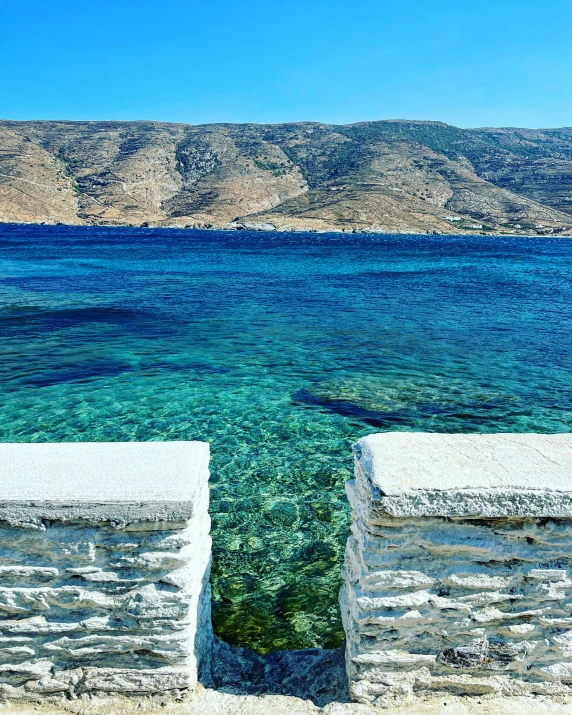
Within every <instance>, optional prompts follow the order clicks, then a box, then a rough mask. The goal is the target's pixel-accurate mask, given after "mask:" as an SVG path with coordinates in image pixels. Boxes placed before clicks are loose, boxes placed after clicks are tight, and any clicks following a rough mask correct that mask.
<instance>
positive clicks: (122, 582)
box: [0, 442, 212, 698]
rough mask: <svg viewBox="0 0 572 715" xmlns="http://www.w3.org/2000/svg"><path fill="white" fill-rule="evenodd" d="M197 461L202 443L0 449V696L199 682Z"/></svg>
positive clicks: (201, 519)
mask: <svg viewBox="0 0 572 715" xmlns="http://www.w3.org/2000/svg"><path fill="white" fill-rule="evenodd" d="M208 464H209V447H208V445H207V444H204V443H199V442H165V443H162V442H146V443H136V442H129V443H62V444H2V445H0V695H2V696H3V697H6V698H14V697H24V698H26V697H38V696H46V695H58V694H59V695H62V694H63V695H67V696H75V695H78V694H81V693H97V692H114V693H123V694H136V693H139V694H147V693H152V692H164V691H174V690H187V689H192V688H193V687H194V686H195V685H196V683H197V680H198V678H199V675H200V673H201V671H202V672H204V673H205V674H206V677H207V679H208V671H209V667H210V666H209V659H210V652H211V646H212V630H211V623H210V587H209V571H210V558H211V540H210V536H209V531H210V519H209V515H208V501H209V494H208V477H209V471H208Z"/></svg>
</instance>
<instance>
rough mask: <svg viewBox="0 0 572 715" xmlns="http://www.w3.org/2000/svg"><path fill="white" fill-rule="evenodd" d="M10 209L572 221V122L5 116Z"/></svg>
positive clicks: (420, 222) (409, 226)
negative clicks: (475, 124)
mask: <svg viewBox="0 0 572 715" xmlns="http://www.w3.org/2000/svg"><path fill="white" fill-rule="evenodd" d="M0 221H2V222H13V221H16V222H19V221H21V222H33V223H37V222H46V223H56V222H61V223H75V224H112V225H137V226H139V225H141V224H149V225H152V226H153V225H158V226H181V227H185V226H187V227H188V226H196V227H218V228H226V227H230V228H242V227H247V228H272V227H275V228H277V229H283V230H287V229H292V230H294V229H308V230H350V231H351V230H356V231H380V232H437V233H482V232H491V231H494V232H506V233H522V234H541V235H542V234H551V235H572V128H566V129H545V130H532V129H458V128H456V127H453V126H450V125H447V124H442V123H440V122H421V121H380V122H363V123H359V124H353V125H339V126H338V125H327V124H318V123H311V122H300V123H294V124H277V125H255V124H210V125H199V126H194V125H184V124H165V123H159V122H65V121H30V122H15V121H0Z"/></svg>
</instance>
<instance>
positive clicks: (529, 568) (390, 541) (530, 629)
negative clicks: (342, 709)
mask: <svg viewBox="0 0 572 715" xmlns="http://www.w3.org/2000/svg"><path fill="white" fill-rule="evenodd" d="M347 492H348V496H349V499H350V502H351V506H352V514H353V523H352V535H351V537H350V538H349V540H348V544H347V550H346V559H345V570H344V582H345V585H344V587H343V588H342V591H341V594H340V603H341V608H342V617H343V621H344V628H345V631H346V637H347V649H346V662H347V669H348V675H349V680H350V690H351V695H352V698H353V699H355V700H358V701H360V702H364V703H367V702H373V703H375V704H379V705H387V704H389V703H392V702H393V703H395V702H402V701H408V700H412V699H413V698H414V697H415V696H416V695H419V694H426V693H430V692H433V693H435V692H443V693H449V694H450V693H456V694H469V695H484V694H489V693H497V694H504V695H524V694H544V695H570V694H572V548H571V547H572V502H571V497H572V439H571V437H570V436H569V435H550V436H548V435H438V434H412V433H386V434H382V435H371V436H369V437H366V438H364V439H362V440H360V442H358V444H357V445H356V469H355V480H354V481H352V482H349V483H348V488H347Z"/></svg>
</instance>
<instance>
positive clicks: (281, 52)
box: [0, 0, 572, 127]
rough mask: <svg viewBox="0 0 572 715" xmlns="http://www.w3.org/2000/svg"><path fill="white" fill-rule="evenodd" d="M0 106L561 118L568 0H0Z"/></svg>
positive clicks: (38, 115) (563, 121)
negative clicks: (204, 0)
mask: <svg viewBox="0 0 572 715" xmlns="http://www.w3.org/2000/svg"><path fill="white" fill-rule="evenodd" d="M0 117H2V118H6V119H157V120H162V121H175V122H189V123H193V124H194V123H204V122H286V121H296V120H314V121H322V122H334V123H347V122H356V121H361V120H366V119H367V120H371V119H392V118H405V119H436V120H441V121H444V122H449V123H451V124H456V125H458V126H464V127H472V126H529V127H551V126H552V127H554V126H572V0H433V1H431V0H393V1H392V2H386V1H385V0H352V1H346V0H309V1H308V2H300V1H298V0H282V1H281V2H275V1H274V0H265V1H262V0H234V1H231V0H210V2H197V1H196V0H186V1H185V0H161V1H159V0H154V1H150V0H136V1H135V0H114V1H112V0H74V1H73V2H70V1H69V0H25V1H24V0H19V1H17V0H0Z"/></svg>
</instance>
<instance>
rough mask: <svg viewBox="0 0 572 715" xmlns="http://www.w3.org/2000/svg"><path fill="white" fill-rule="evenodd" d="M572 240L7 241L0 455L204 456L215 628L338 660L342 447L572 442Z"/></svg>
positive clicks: (49, 233)
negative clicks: (52, 450) (410, 440)
mask: <svg viewBox="0 0 572 715" xmlns="http://www.w3.org/2000/svg"><path fill="white" fill-rule="evenodd" d="M571 278H572V243H571V242H569V241H566V240H557V239H546V238H543V239H522V238H520V239H513V238H490V237H486V238H484V237H483V238H473V237H471V238H467V237H418V236H417V237H406V236H359V235H317V234H293V235H290V234H267V233H255V234H251V233H246V232H239V233H216V232H188V231H176V230H151V229H144V230H140V229H123V228H122V229H109V228H66V227H41V226H38V227H30V226H26V227H23V226H0V334H1V336H2V339H1V341H0V383H1V385H2V388H3V390H2V403H1V405H0V440H1V441H58V440H157V439H166V440H169V439H202V440H207V441H209V442H210V443H211V446H212V456H213V458H212V470H213V476H212V509H211V512H212V517H213V538H214V568H213V587H214V592H215V612H214V620H215V626H216V629H217V632H218V633H219V634H220V635H222V636H223V637H225V638H226V639H227V640H228V641H230V642H233V643H242V644H250V645H251V646H254V647H256V648H258V649H260V650H267V649H270V648H272V649H280V648H302V647H311V646H325V647H334V646H337V645H339V644H340V642H341V637H342V634H341V626H340V623H339V615H338V607H337V590H338V587H339V580H340V576H339V574H340V565H341V561H342V556H343V547H344V542H345V538H346V535H347V529H348V508H347V505H346V501H345V497H344V492H343V485H344V482H345V480H346V479H347V478H349V477H350V476H351V469H352V458H351V450H350V447H351V443H352V442H353V441H355V439H357V438H358V437H359V436H361V435H363V434H367V433H369V432H372V431H378V430H396V429H398V430H426V431H446V432H456V431H468V432H495V431H502V430H505V431H515V432H525V431H539V432H552V431H570V429H571V425H572V285H571Z"/></svg>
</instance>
